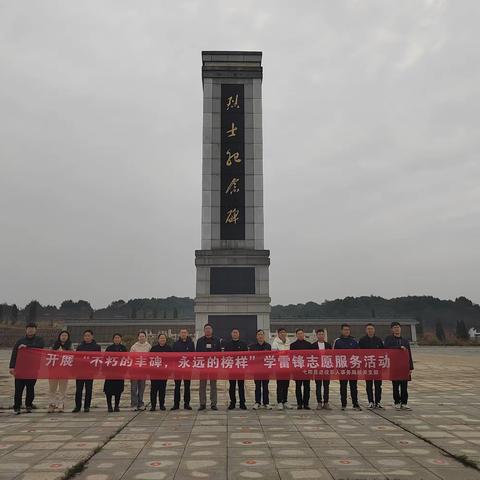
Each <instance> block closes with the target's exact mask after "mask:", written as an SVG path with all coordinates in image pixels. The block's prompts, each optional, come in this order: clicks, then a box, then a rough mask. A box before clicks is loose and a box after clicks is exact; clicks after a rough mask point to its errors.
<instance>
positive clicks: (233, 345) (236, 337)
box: [223, 328, 248, 410]
mask: <svg viewBox="0 0 480 480" xmlns="http://www.w3.org/2000/svg"><path fill="white" fill-rule="evenodd" d="M231 335H232V339H231V340H230V341H228V342H225V344H224V346H223V350H224V351H225V352H243V351H246V350H248V348H247V344H246V343H245V342H244V341H243V340H240V331H239V330H238V328H234V329H233V330H232V333H231ZM229 383H230V388H229V389H228V393H229V395H230V405H229V406H228V409H229V410H233V409H234V408H235V405H236V403H237V399H236V396H235V390H236V385H237V384H238V398H239V400H240V408H241V409H242V410H246V409H247V406H246V405H245V380H229Z"/></svg>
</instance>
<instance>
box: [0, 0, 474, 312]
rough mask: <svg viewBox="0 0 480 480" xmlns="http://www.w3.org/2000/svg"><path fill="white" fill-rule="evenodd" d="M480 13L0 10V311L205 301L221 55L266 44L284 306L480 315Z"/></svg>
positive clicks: (202, 6) (343, 4) (425, 5)
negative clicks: (385, 302)
mask: <svg viewBox="0 0 480 480" xmlns="http://www.w3.org/2000/svg"><path fill="white" fill-rule="evenodd" d="M479 22H480V2H478V1H477V0H472V1H463V0H460V1H453V0H452V1H420V0H417V1H401V2H399V1H398V0H394V1H384V0H378V1H328V2H327V1H318V0H315V1H311V2H310V1H308V2H307V1H302V2H300V1H299V2H293V1H290V0H289V1H278V0H275V1H245V0H242V1H239V2H225V1H188V2H186V1H179V0H175V1H171V2H163V1H162V2H159V1H151V2H147V1H141V2H138V1H129V2H124V1H118V0H115V1H104V0H95V1H82V2H65V1H21V2H20V1H15V0H10V1H5V0H0V162H1V174H0V302H2V301H5V302H8V303H12V302H16V303H17V304H19V305H20V306H23V305H24V304H25V303H26V302H28V301H29V300H31V299H32V298H37V299H38V300H39V301H40V302H41V303H42V304H57V305H58V304H59V303H60V302H61V301H62V300H64V299H70V298H71V299H74V300H76V299H79V298H82V299H86V300H89V301H91V303H92V305H94V306H95V307H100V306H104V305H106V304H108V303H110V302H111V301H112V300H114V299H119V298H123V299H125V300H127V299H129V298H132V297H165V296H169V295H177V296H194V294H195V268H194V250H195V249H198V248H200V214H201V205H200V204H201V142H202V131H201V128H202V84H201V51H202V50H261V51H263V65H264V82H263V96H264V104H263V111H264V117H263V121H264V124H263V126H264V159H265V160H264V162H265V164H264V174H265V225H266V227H265V229H266V230H265V247H266V248H269V249H270V250H271V261H272V264H271V270H270V279H271V284H270V291H271V296H272V303H274V304H277V303H297V302H304V301H307V300H314V301H318V302H321V301H323V300H324V299H334V298H338V297H345V296H348V295H353V296H356V295H371V294H373V295H381V296H385V297H393V296H402V295H424V294H425V295H434V296H438V297H441V298H455V297H456V296H459V295H465V296H467V297H469V298H471V299H472V300H473V301H475V302H480V291H479V285H480V248H479V245H480V160H479V152H480V128H479V127H480V122H479V120H480V95H479V94H480V30H479V28H478V26H479Z"/></svg>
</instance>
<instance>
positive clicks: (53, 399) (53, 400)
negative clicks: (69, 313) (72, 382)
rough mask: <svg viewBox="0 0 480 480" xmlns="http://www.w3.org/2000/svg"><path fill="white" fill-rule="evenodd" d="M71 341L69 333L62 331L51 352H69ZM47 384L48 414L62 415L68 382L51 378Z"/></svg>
mask: <svg viewBox="0 0 480 480" xmlns="http://www.w3.org/2000/svg"><path fill="white" fill-rule="evenodd" d="M71 349H72V341H71V340H70V333H69V332H68V331H67V330H62V331H61V332H60V333H59V334H58V337H57V339H56V340H55V343H54V344H53V347H52V350H71ZM48 384H49V389H48V390H49V398H50V403H49V405H48V413H54V412H58V413H63V411H64V408H65V397H66V393H67V386H68V380H67V379H64V378H51V379H50V380H49V381H48Z"/></svg>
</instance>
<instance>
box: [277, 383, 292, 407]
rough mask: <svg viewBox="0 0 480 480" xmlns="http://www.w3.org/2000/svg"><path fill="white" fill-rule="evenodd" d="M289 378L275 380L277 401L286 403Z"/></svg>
mask: <svg viewBox="0 0 480 480" xmlns="http://www.w3.org/2000/svg"><path fill="white" fill-rule="evenodd" d="M289 385H290V380H277V403H287V401H288V386H289Z"/></svg>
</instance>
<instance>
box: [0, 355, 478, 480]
mask: <svg viewBox="0 0 480 480" xmlns="http://www.w3.org/2000/svg"><path fill="white" fill-rule="evenodd" d="M479 358H480V349H478V348H474V347H472V348H466V347H464V348H454V347H452V348H449V347H447V348H440V347H438V348H427V347H423V348H417V349H415V351H414V359H415V361H416V362H415V374H414V381H413V382H412V383H411V385H410V387H411V388H410V399H411V401H410V406H411V407H412V409H413V410H412V411H411V412H406V411H405V412H404V411H397V410H394V409H393V408H392V407H391V406H390V404H391V388H390V385H389V382H384V385H385V387H384V402H383V403H384V405H385V406H386V407H387V408H386V410H384V411H374V412H371V411H367V410H366V409H364V410H363V411H362V412H355V411H353V410H351V409H349V410H347V411H345V412H342V411H340V410H339V399H338V382H332V385H331V397H332V398H331V403H332V407H333V410H332V411H330V412H325V411H323V410H322V411H316V410H311V411H297V410H289V411H277V410H273V411H266V410H259V411H253V410H247V411H241V410H233V411H227V410H226V405H227V403H228V402H227V396H228V393H227V391H226V388H225V386H226V383H227V382H219V386H220V388H219V390H220V391H219V400H220V409H219V411H218V412H214V411H211V410H207V411H204V412H197V411H196V409H195V407H196V406H197V405H198V392H197V390H196V387H197V385H196V384H194V385H193V387H194V388H193V389H192V399H193V402H192V405H193V407H194V410H193V411H185V410H179V411H175V412H170V411H166V412H160V411H156V412H141V413H136V412H129V411H128V401H129V395H128V394H127V393H128V392H126V394H125V396H124V398H123V399H122V407H123V408H122V411H121V412H120V413H111V414H108V413H107V412H106V411H105V402H104V397H103V394H102V393H101V388H102V384H103V382H101V381H96V382H95V396H94V402H93V405H94V408H92V411H91V412H90V413H87V414H85V413H80V414H71V413H64V414H53V415H49V414H47V413H46V410H45V407H47V404H48V401H47V399H46V387H47V382H46V381H40V382H39V385H38V388H37V391H38V395H37V399H36V401H35V403H36V404H37V405H38V407H39V408H38V410H36V411H35V413H32V414H29V415H26V414H23V415H20V416H14V415H13V413H12V411H11V410H0V480H7V479H8V480H10V479H18V480H23V479H25V480H54V479H61V478H68V477H73V478H75V479H76V480H87V479H88V480H119V479H122V480H127V479H128V480H130V479H138V480H156V479H159V480H170V479H175V480H187V479H202V478H204V479H213V480H215V479H230V480H233V479H235V480H236V479H265V480H271V479H277V480H279V479H281V480H284V479H292V480H293V479H332V478H334V479H344V480H347V479H352V480H353V479H367V480H370V479H409V478H412V479H415V480H423V479H425V480H428V479H437V480H438V479H445V480H447V479H455V480H469V479H480V470H479V469H475V468H473V467H467V466H464V464H463V463H461V462H460V461H458V460H457V459H455V458H454V457H453V456H457V457H458V458H461V459H463V461H464V462H467V463H470V464H471V465H475V464H477V465H479V468H480V396H479V395H480V376H479V375H478V360H479ZM7 359H8V352H7V351H0V368H1V370H0V371H2V372H6V371H7V369H6V361H7ZM127 383H128V382H127ZM171 383H173V382H171ZM127 386H128V385H127ZM312 386H313V383H312ZM12 387H13V385H12V381H11V379H10V378H8V376H7V375H3V374H2V376H0V407H4V408H5V407H8V405H9V404H10V403H11V398H10V397H11V395H12V390H13V388H12ZM270 391H271V394H272V393H274V391H275V384H274V382H271V384H270ZM359 391H360V398H361V399H363V400H364V402H363V404H365V402H366V399H365V394H364V384H363V382H359ZM172 393H173V392H172V386H171V385H169V390H168V396H167V405H171V403H172V401H171V399H172ZM146 394H147V396H146V398H148V388H147V392H146ZM72 397H73V384H72V385H70V388H69V401H68V405H69V406H70V407H72V406H73V399H72ZM290 399H291V400H294V392H293V389H292V388H291V391H290ZM247 401H249V405H252V403H253V383H252V384H251V383H250V382H247ZM314 406H316V404H315V402H312V407H314ZM82 467H83V468H82Z"/></svg>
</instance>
